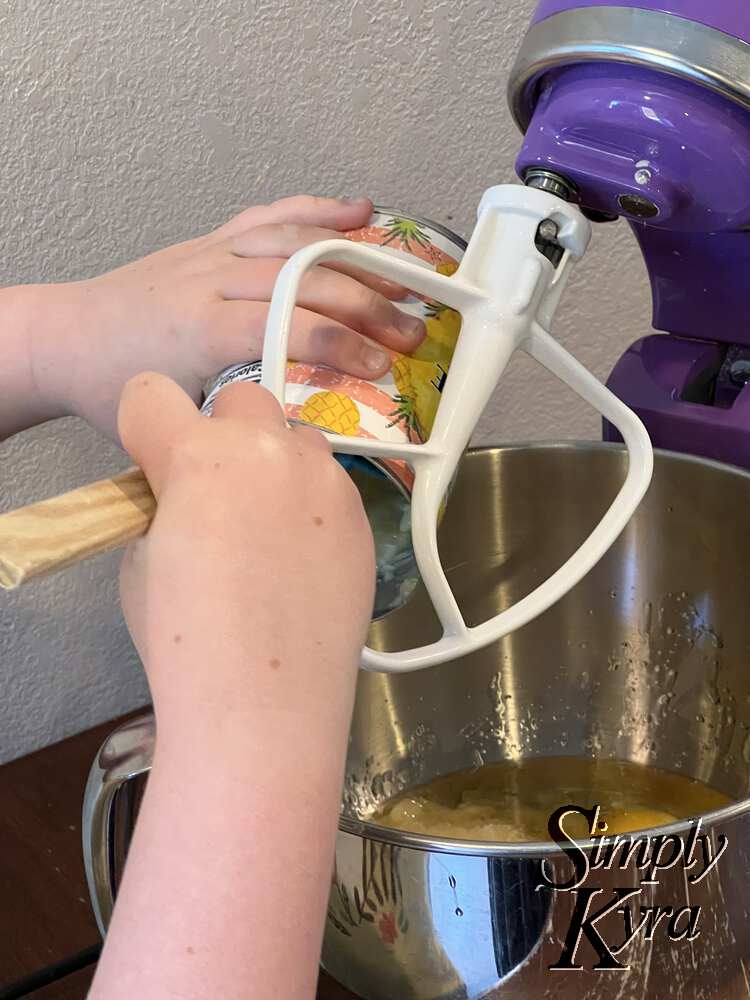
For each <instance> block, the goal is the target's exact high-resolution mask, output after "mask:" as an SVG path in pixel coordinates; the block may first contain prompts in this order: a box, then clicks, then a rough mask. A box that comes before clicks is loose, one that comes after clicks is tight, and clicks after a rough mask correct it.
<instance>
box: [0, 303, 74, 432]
mask: <svg viewBox="0 0 750 1000" xmlns="http://www.w3.org/2000/svg"><path fill="white" fill-rule="evenodd" d="M60 287H61V286H55V285H19V286H17V287H13V288H3V289H0V323H1V324H2V327H1V329H2V335H1V336H2V344H1V350H2V364H1V365H0V440H3V439H4V438H7V437H10V436H11V435H12V434H15V433H16V432H17V431H21V430H25V429H26V428H27V427H32V426H34V425H35V424H40V423H43V422H44V421H46V420H52V419H54V418H56V417H59V416H63V415H64V413H65V408H64V406H63V405H62V404H61V403H60V402H59V401H57V400H55V399H54V398H52V397H51V395H50V394H48V393H47V392H46V391H45V389H44V386H43V385H40V379H39V372H38V371H37V370H36V367H35V348H36V345H37V344H38V343H39V342H40V341H42V340H43V341H47V340H48V339H52V338H54V336H55V328H56V326H57V324H58V322H61V321H62V308H63V307H62V303H61V301H60V295H59V292H58V289H59V288H60ZM42 378H43V374H42Z"/></svg>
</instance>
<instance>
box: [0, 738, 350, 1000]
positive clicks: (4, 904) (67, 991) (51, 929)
mask: <svg viewBox="0 0 750 1000" xmlns="http://www.w3.org/2000/svg"><path fill="white" fill-rule="evenodd" d="M122 721H124V720H123V719H116V720H114V721H113V722H108V723H105V724H104V725H102V726H97V727H96V728H94V729H90V730H88V731H87V732H85V733H81V734H79V735H78V736H73V737H71V738H70V739H67V740H63V741H62V742H61V743H57V744H55V745H54V746H52V747H47V748H46V749H45V750H40V751H38V752H37V753H34V754H30V755H29V756H28V757H22V758H21V759H20V760H16V761H13V762H11V763H10V764H6V765H4V766H2V767H0V803H1V804H2V808H1V809H0V1000H20V998H27V1000H85V997H86V993H87V991H88V988H89V986H90V984H91V978H92V976H93V974H94V969H95V965H96V960H97V957H98V954H99V949H100V944H101V942H100V938H99V933H98V931H97V928H96V923H95V921H94V916H93V913H92V911H91V906H90V903H89V896H88V889H87V887H86V876H85V872H84V867H83V856H82V850H81V822H80V820H81V806H82V802H83V792H84V788H85V785H86V779H87V777H88V772H89V767H90V766H91V762H92V761H93V759H94V756H95V755H96V752H97V750H98V749H99V746H100V745H101V743H102V742H103V740H104V739H105V737H106V736H107V735H108V734H109V733H110V732H111V731H112V730H113V729H114V728H116V727H117V726H118V725H119V724H120V723H121V722H122ZM318 1000H356V998H355V997H353V994H351V993H349V992H348V991H347V990H344V989H343V988H342V987H340V986H339V985H338V984H337V983H335V982H334V981H333V980H332V979H330V978H329V977H328V976H326V975H325V973H321V978H320V983H319V986H318Z"/></svg>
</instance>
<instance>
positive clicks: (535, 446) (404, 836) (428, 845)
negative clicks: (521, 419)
mask: <svg viewBox="0 0 750 1000" xmlns="http://www.w3.org/2000/svg"><path fill="white" fill-rule="evenodd" d="M521 450H523V451H528V450H533V451H601V452H606V451H619V452H625V451H626V449H625V446H624V445H623V444H619V443H617V442H610V441H586V440H582V439H581V440H565V441H561V440H555V439H551V440H539V441H519V442H515V441H514V442H512V443H510V444H500V445H477V446H474V447H471V448H468V449H467V452H466V454H467V455H468V456H471V455H481V454H485V453H490V452H511V451H521ZM654 457H655V458H657V457H658V458H664V459H668V460H669V462H670V463H672V462H675V463H681V464H684V465H694V466H699V467H701V468H710V469H715V470H716V471H717V472H723V473H731V474H732V475H733V476H739V477H740V478H742V479H747V480H748V481H750V472H749V471H748V470H746V469H743V468H741V467H740V466H736V465H730V464H729V463H727V462H718V461H716V460H715V459H711V458H703V457H701V456H700V455H689V454H685V453H683V452H678V451H671V450H669V449H667V448H654ZM613 759H615V758H613ZM675 773H677V772H675ZM746 813H750V796H746V797H745V798H742V799H738V800H737V801H736V802H732V803H730V805H728V806H722V807H721V808H720V809H714V810H712V811H711V812H707V813H701V814H700V816H694V817H689V818H687V819H682V820H678V821H677V822H676V823H670V824H668V825H665V826H659V827H651V828H648V829H645V830H633V831H632V832H630V833H628V834H619V835H618V836H620V837H630V838H632V839H637V838H646V837H649V838H653V837H662V836H664V837H667V836H671V835H677V836H685V835H686V834H688V833H689V832H690V830H691V828H692V827H693V826H694V824H695V823H696V822H697V821H698V820H700V822H701V825H702V826H704V827H714V826H716V825H717V824H723V823H729V822H732V821H734V820H736V819H738V818H739V817H741V816H743V815H745V814H746ZM338 828H339V831H340V832H341V833H347V834H350V835H351V836H354V837H360V838H361V839H364V840H373V841H376V842H378V843H383V844H390V845H393V846H394V847H408V848H410V849H411V850H417V851H423V852H435V853H438V854H460V855H474V856H482V857H493V858H519V857H520V858H529V859H531V858H545V857H551V856H555V855H562V854H563V849H562V847H560V846H559V845H558V844H555V843H551V842H549V841H532V842H522V843H510V842H500V841H483V840H454V839H451V838H449V837H430V836H427V835H426V834H421V833H409V832H407V831H405V830H396V829H393V828H392V827H386V826H380V825H379V824H377V823H373V822H372V821H371V820H368V819H354V818H353V817H351V816H346V815H344V814H343V813H341V814H340V815H339V823H338ZM605 839H607V840H608V839H610V838H605ZM598 842H599V841H598V840H593V839H591V838H589V839H586V840H576V841H572V843H574V844H575V845H576V846H577V847H580V848H582V849H584V850H592V849H593V848H594V847H595V846H596V845H597V843H598Z"/></svg>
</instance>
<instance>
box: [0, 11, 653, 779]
mask: <svg viewBox="0 0 750 1000" xmlns="http://www.w3.org/2000/svg"><path fill="white" fill-rule="evenodd" d="M533 7H534V0H515V2H509V3H505V4H496V3H493V2H491V0H459V2H458V3H456V2H455V0H379V2H378V3H376V4H375V3H371V2H369V0H361V2H351V0H323V2H321V0H213V2H212V3H203V4H202V3H199V2H196V0H177V2H167V0H161V2H155V0H135V2H134V3H127V4H123V3H121V2H120V0H65V2H64V3H50V2H49V0H26V2H25V3H20V2H18V0H10V2H9V3H5V4H3V5H2V6H0V38H2V47H1V51H0V70H2V73H1V74H0V78H1V79H2V82H3V95H4V113H3V115H2V116H1V117H0V148H2V150H3V156H2V158H1V159H0V208H1V212H0V219H1V220H2V225H1V226H0V246H1V247H2V253H1V255H0V283H3V284H13V283H19V282H30V281H39V280H45V281H57V280H65V279H72V278H80V277H84V276H86V275H92V274H96V273H98V272H101V271H103V270H106V269H109V268H112V267H114V266H115V265H118V264H122V263H123V262H126V261H128V260H130V259H133V258H135V257H138V256H141V255H143V254H145V253H148V252H149V251H151V250H153V249H155V248H157V247H159V246H162V245H164V244H167V243H170V242H174V241H176V240H180V239H183V238H186V237H188V236H190V235H194V234H196V233H197V232H199V231H203V230H205V229H207V228H210V227H213V226H215V225H216V224H218V223H220V222H222V221H223V220H224V219H226V218H227V217H228V216H230V215H231V214H233V213H234V212H236V211H237V210H239V209H241V208H242V207H243V206H245V205H247V204H248V203H252V202H257V201H260V200H265V199H270V198H274V197H278V196H281V195H284V194H290V193H296V192H300V191H310V192H314V193H324V194H333V195H350V196H351V195H355V194H360V193H366V194H369V195H371V196H372V197H373V198H375V199H376V200H377V199H380V200H381V201H383V202H386V203H388V204H390V205H396V206H402V207H404V208H405V209H411V210H412V211H415V212H417V213H421V214H424V215H427V216H429V217H433V218H435V219H437V220H442V221H444V222H447V223H448V224H450V225H452V226H453V227H454V228H456V229H457V230H458V231H459V232H463V233H464V234H466V235H468V233H469V232H470V230H471V226H472V222H473V215H474V210H475V206H476V204H477V202H478V200H479V197H480V196H481V193H482V191H483V189H484V188H485V187H487V186H488V185H490V184H494V183H498V182H502V181H507V180H509V179H511V178H512V176H513V171H512V166H513V160H514V156H515V153H516V149H517V145H518V135H517V133H516V130H515V128H514V126H513V124H512V123H511V120H510V118H509V115H508V113H507V111H506V107H505V81H506V77H507V73H508V70H509V68H510V65H511V63H512V61H513V56H514V52H515V51H516V48H517V46H518V44H519V42H520V40H521V37H522V34H523V31H524V29H525V25H526V23H527V21H528V18H529V16H530V14H531V11H532V9H533ZM648 316H649V302H648V294H647V284H646V279H645V273H644V269H643V266H642V264H641V262H640V259H639V257H638V255H637V253H636V249H635V245H634V241H633V239H632V238H631V236H630V234H629V232H628V231H627V229H626V228H625V226H624V225H621V224H619V223H618V224H617V225H615V226H607V227H604V228H602V229H601V230H600V231H599V232H598V233H597V236H596V239H595V244H594V249H593V250H592V252H591V253H590V254H589V256H588V257H587V259H586V261H585V262H584V264H583V265H582V266H581V267H580V269H579V273H578V275H577V276H576V278H575V279H574V281H573V283H572V286H571V287H570V289H569V291H568V293H567V298H566V300H565V302H564V304H563V307H562V308H561V311H560V316H559V321H558V325H557V333H558V334H559V336H560V338H561V340H562V341H563V342H564V343H565V344H566V345H567V346H568V347H569V348H570V349H572V350H573V351H574V352H575V353H576V354H577V355H578V356H579V357H580V358H581V359H582V360H583V361H584V362H585V363H586V364H588V365H589V367H591V368H592V369H593V370H594V371H595V372H596V373H597V374H598V375H599V376H602V377H603V376H606V374H607V373H608V371H609V369H610V367H611V365H612V363H613V362H614V361H615V360H616V358H617V356H618V355H619V353H620V352H621V351H622V350H623V349H624V348H625V347H626V346H627V344H628V343H629V342H630V341H632V340H633V339H635V338H636V337H637V336H639V335H641V334H642V333H643V332H644V331H645V330H646V329H647V327H648V322H649V318H648ZM0 357H1V355H0ZM1 363H2V361H1V360H0V364H1ZM598 433H599V428H598V422H597V420H596V419H594V418H593V417H592V416H590V415H589V414H588V413H587V412H586V411H585V409H583V408H581V407H580V406H578V405H576V403H575V402H574V401H573V402H571V400H570V399H569V398H568V397H567V396H566V394H565V393H564V392H563V391H561V390H560V389H559V388H558V387H557V386H556V385H555V384H554V383H550V381H548V380H547V379H546V378H543V377H539V376H538V375H537V373H536V372H535V370H534V368H533V367H532V366H530V365H525V364H520V363H519V364H515V365H514V366H513V368H512V371H510V372H509V373H508V376H507V377H506V378H505V380H504V381H503V383H502V384H501V386H500V387H499V389H498V391H497V394H496V397H495V399H494V401H493V404H492V406H491V408H490V410H489V411H488V413H487V414H486V415H485V418H484V420H483V422H482V424H481V427H480V428H479V430H478V433H477V440H478V441H480V442H484V443H495V442H501V441H505V440H510V439H514V438H516V439H518V438H523V439H529V438H545V437H560V436H576V437H590V436H598ZM124 464H125V463H124V459H123V456H122V454H121V453H119V452H118V451H117V450H116V449H115V448H114V447H113V446H111V445H109V444H107V443H106V442H104V441H102V440H101V439H100V438H99V437H98V436H97V435H96V434H94V433H93V432H92V431H91V430H90V429H88V428H87V427H85V426H82V425H80V424H79V423H77V422H76V421H72V420H68V421H61V422H59V423H57V424H54V425H49V426H47V427H44V428H40V429H37V430H34V431H31V432H29V433H27V434H24V435H20V436H19V437H17V438H16V439H15V440H12V441H10V442H7V443H5V444H4V445H0V508H2V509H8V508H11V507H13V506H16V505H19V504H21V503H25V502H29V501H32V500H35V499H40V498H41V497H43V496H48V495H51V494H54V493H56V492H59V491H61V490H63V489H68V488H72V487H73V486H76V485H79V484H81V483H84V482H86V481H88V480H90V479H92V478H95V477H98V476H101V475H104V474H106V473H108V472H109V471H111V470H117V469H119V468H121V467H122V466H123V465H124ZM117 562H118V559H117V557H116V556H115V557H107V558H103V559H100V560H97V561H95V562H93V563H91V564H89V565H87V566H85V567H81V568H78V569H76V570H74V571H72V572H69V573H67V574H64V575H62V576H60V577H57V578H55V579H52V580H47V581H44V582H42V583H39V584H36V585H33V586H31V587H29V589H27V590H24V591H23V592H22V593H20V594H18V595H14V596H11V597H8V596H4V597H2V598H0V663H1V664H2V699H1V700H0V760H2V759H9V758H12V757H14V756H17V755H20V754H22V753H26V752H28V751H30V750H32V749H34V748H36V747H38V746H41V745H43V744H45V743H48V742H52V741H54V740H57V739H60V738H62V737H64V736H66V735H69V734H71V733H74V732H77V731H79V730H80V729H83V728H85V727H86V726H89V725H93V724H95V723H96V722H98V721H101V720H103V719H105V718H107V717H110V716H112V715H114V714H116V713H118V712H120V711H124V710H127V709H129V708H131V707H134V706H137V705H139V704H142V703H143V702H144V700H145V699H146V698H147V689H146V685H145V681H144V678H143V675H142V672H141V669H140V667H139V665H138V662H137V659H136V656H135V654H134V652H133V650H132V648H131V646H130V643H129V640H128V638H127V634H126V631H125V628H124V625H123V623H122V619H121V615H120V612H119V609H118V606H117V592H116V566H117Z"/></svg>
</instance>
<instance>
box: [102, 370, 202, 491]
mask: <svg viewBox="0 0 750 1000" xmlns="http://www.w3.org/2000/svg"><path fill="white" fill-rule="evenodd" d="M201 419H204V418H202V417H201V416H200V413H199V411H198V408H197V407H196V405H195V403H194V402H193V401H192V399H191V398H190V396H188V394H187V393H186V392H185V391H184V390H183V389H181V388H180V387H179V386H178V385H177V383H176V382H173V381H172V379H170V378H167V377H166V375H159V374H157V373H156V372H143V373H142V374H141V375H136V376H135V377H134V378H131V379H130V380H129V381H128V382H127V383H126V385H125V388H124V389H123V391H122V396H121V397H120V406H119V410H118V413H117V429H118V432H119V434H120V440H121V441H122V444H123V447H124V448H125V450H126V451H127V452H128V454H129V455H130V457H131V458H132V459H133V461H134V462H136V463H137V464H138V465H139V466H140V467H141V468H142V469H143V471H144V473H145V474H146V478H147V479H148V481H149V485H150V486H151V489H152V490H153V492H154V496H156V498H157V499H158V497H159V493H160V491H161V488H162V486H163V483H164V479H165V476H166V472H167V468H168V465H169V456H170V453H171V451H172V449H173V447H174V444H175V442H176V441H177V440H178V439H179V438H180V437H182V436H183V435H184V433H185V428H186V427H187V426H188V424H189V422H190V421H191V420H201Z"/></svg>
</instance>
